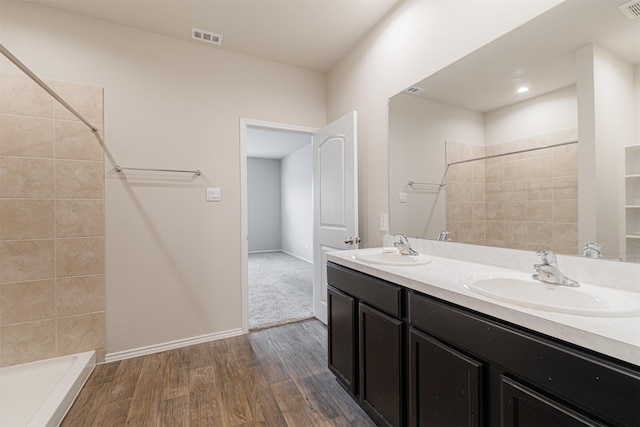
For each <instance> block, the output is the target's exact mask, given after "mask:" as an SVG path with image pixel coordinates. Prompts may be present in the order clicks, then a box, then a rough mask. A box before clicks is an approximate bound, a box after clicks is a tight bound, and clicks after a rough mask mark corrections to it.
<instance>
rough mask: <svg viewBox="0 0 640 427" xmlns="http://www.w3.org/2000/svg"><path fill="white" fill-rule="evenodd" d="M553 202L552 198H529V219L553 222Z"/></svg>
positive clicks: (530, 220) (531, 220)
mask: <svg viewBox="0 0 640 427" xmlns="http://www.w3.org/2000/svg"><path fill="white" fill-rule="evenodd" d="M552 208H553V202H552V201H550V200H529V201H528V202H527V221H529V222H551V221H552V219H553V210H552Z"/></svg>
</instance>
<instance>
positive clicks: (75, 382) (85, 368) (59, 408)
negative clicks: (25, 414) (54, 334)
mask: <svg viewBox="0 0 640 427" xmlns="http://www.w3.org/2000/svg"><path fill="white" fill-rule="evenodd" d="M62 357H75V358H76V360H75V361H74V363H73V365H72V366H71V368H69V370H68V371H67V373H66V374H65V375H64V377H63V378H62V379H61V380H60V382H59V383H58V385H56V388H55V389H54V390H53V392H52V393H51V395H50V396H49V398H48V399H47V401H46V402H45V403H44V404H43V405H42V406H41V407H40V409H39V410H38V412H37V413H36V414H35V415H34V416H33V418H32V419H31V421H29V424H28V425H27V427H43V426H46V427H58V426H59V425H60V423H62V420H63V418H64V416H65V415H66V414H67V412H68V411H69V409H70V408H71V405H73V402H74V401H75V399H76V397H77V396H78V393H80V390H81V389H82V386H84V383H85V382H86V381H87V379H88V378H89V375H91V372H92V371H93V368H94V367H95V364H96V352H95V351H87V352H84V353H77V354H72V355H69V356H62Z"/></svg>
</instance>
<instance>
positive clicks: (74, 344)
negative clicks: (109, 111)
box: [0, 74, 105, 366]
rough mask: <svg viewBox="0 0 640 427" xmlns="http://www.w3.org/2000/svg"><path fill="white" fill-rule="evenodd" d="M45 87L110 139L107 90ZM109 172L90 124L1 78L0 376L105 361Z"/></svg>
mask: <svg viewBox="0 0 640 427" xmlns="http://www.w3.org/2000/svg"><path fill="white" fill-rule="evenodd" d="M47 83H48V84H50V85H51V86H52V87H54V89H55V90H56V91H58V93H60V94H61V95H62V96H63V98H64V99H65V100H67V101H68V102H69V104H70V105H72V106H73V107H74V108H76V110H78V111H80V112H81V113H82V114H84V115H85V116H86V117H87V118H88V119H89V120H90V121H91V122H92V123H94V124H95V125H96V127H97V128H98V129H99V131H100V132H102V123H103V120H102V115H103V113H102V105H103V96H102V89H101V88H96V87H92V86H86V85H76V84H73V83H57V82H47ZM54 116H55V117H57V119H56V118H54ZM103 168H104V154H103V147H102V146H101V144H100V142H99V140H98V139H97V138H96V137H95V135H94V134H93V133H92V132H90V131H89V130H88V129H87V128H86V127H85V125H84V124H82V123H81V122H80V121H78V120H77V119H76V118H75V117H74V116H72V115H71V114H69V113H67V112H66V111H64V109H63V108H62V106H61V105H60V104H58V103H57V101H54V100H53V98H51V97H50V96H49V95H48V94H47V93H46V92H45V91H44V90H42V89H41V88H40V87H39V86H37V85H35V83H32V82H31V80H30V79H28V78H27V77H25V76H23V75H7V74H0V326H1V328H0V366H9V365H13V364H16V363H24V362H29V361H33V360H39V359H44V358H48V357H52V356H55V355H59V354H67V353H76V352H79V351H84V350H90V349H93V350H97V351H98V361H101V360H102V359H103V358H104V354H105V331H104V317H105V288H104V275H103V273H104V169H103ZM56 273H57V274H56ZM56 276H57V277H58V278H57V279H56Z"/></svg>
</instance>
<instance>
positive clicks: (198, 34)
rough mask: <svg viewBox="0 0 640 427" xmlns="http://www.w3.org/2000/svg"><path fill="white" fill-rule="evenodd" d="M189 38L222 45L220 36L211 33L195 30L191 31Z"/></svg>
mask: <svg viewBox="0 0 640 427" xmlns="http://www.w3.org/2000/svg"><path fill="white" fill-rule="evenodd" d="M191 38H192V39H194V40H200V41H201V42H206V43H211V44H217V45H221V44H222V34H216V33H212V32H211V31H204V30H199V29H197V28H192V29H191Z"/></svg>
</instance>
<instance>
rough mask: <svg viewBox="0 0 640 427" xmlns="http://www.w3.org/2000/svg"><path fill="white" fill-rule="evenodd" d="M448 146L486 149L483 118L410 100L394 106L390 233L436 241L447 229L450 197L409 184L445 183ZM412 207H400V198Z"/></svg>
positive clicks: (408, 97) (400, 97)
mask: <svg viewBox="0 0 640 427" xmlns="http://www.w3.org/2000/svg"><path fill="white" fill-rule="evenodd" d="M445 141H449V142H457V143H460V144H470V145H484V118H483V115H482V113H479V112H477V111H472V110H467V109H464V108H460V107H456V106H453V105H448V104H443V103H439V102H435V101H431V100H427V99H422V98H418V97H416V96H414V95H410V94H404V93H403V94H399V95H396V96H394V97H393V98H392V99H391V101H390V103H389V188H390V196H389V197H390V200H389V215H390V224H389V231H390V233H392V234H393V233H404V234H406V235H408V236H410V237H423V238H430V239H435V238H436V237H437V236H438V233H439V232H440V231H443V230H445V229H446V209H445V207H446V197H445V193H444V190H442V191H439V192H438V188H437V187H434V186H416V187H415V189H412V188H411V187H409V186H408V185H407V183H408V182H409V181H415V182H435V183H439V182H441V180H442V175H443V174H444V170H445V166H446V158H445ZM400 192H404V193H406V195H407V202H406V203H400V202H399V193H400Z"/></svg>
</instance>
